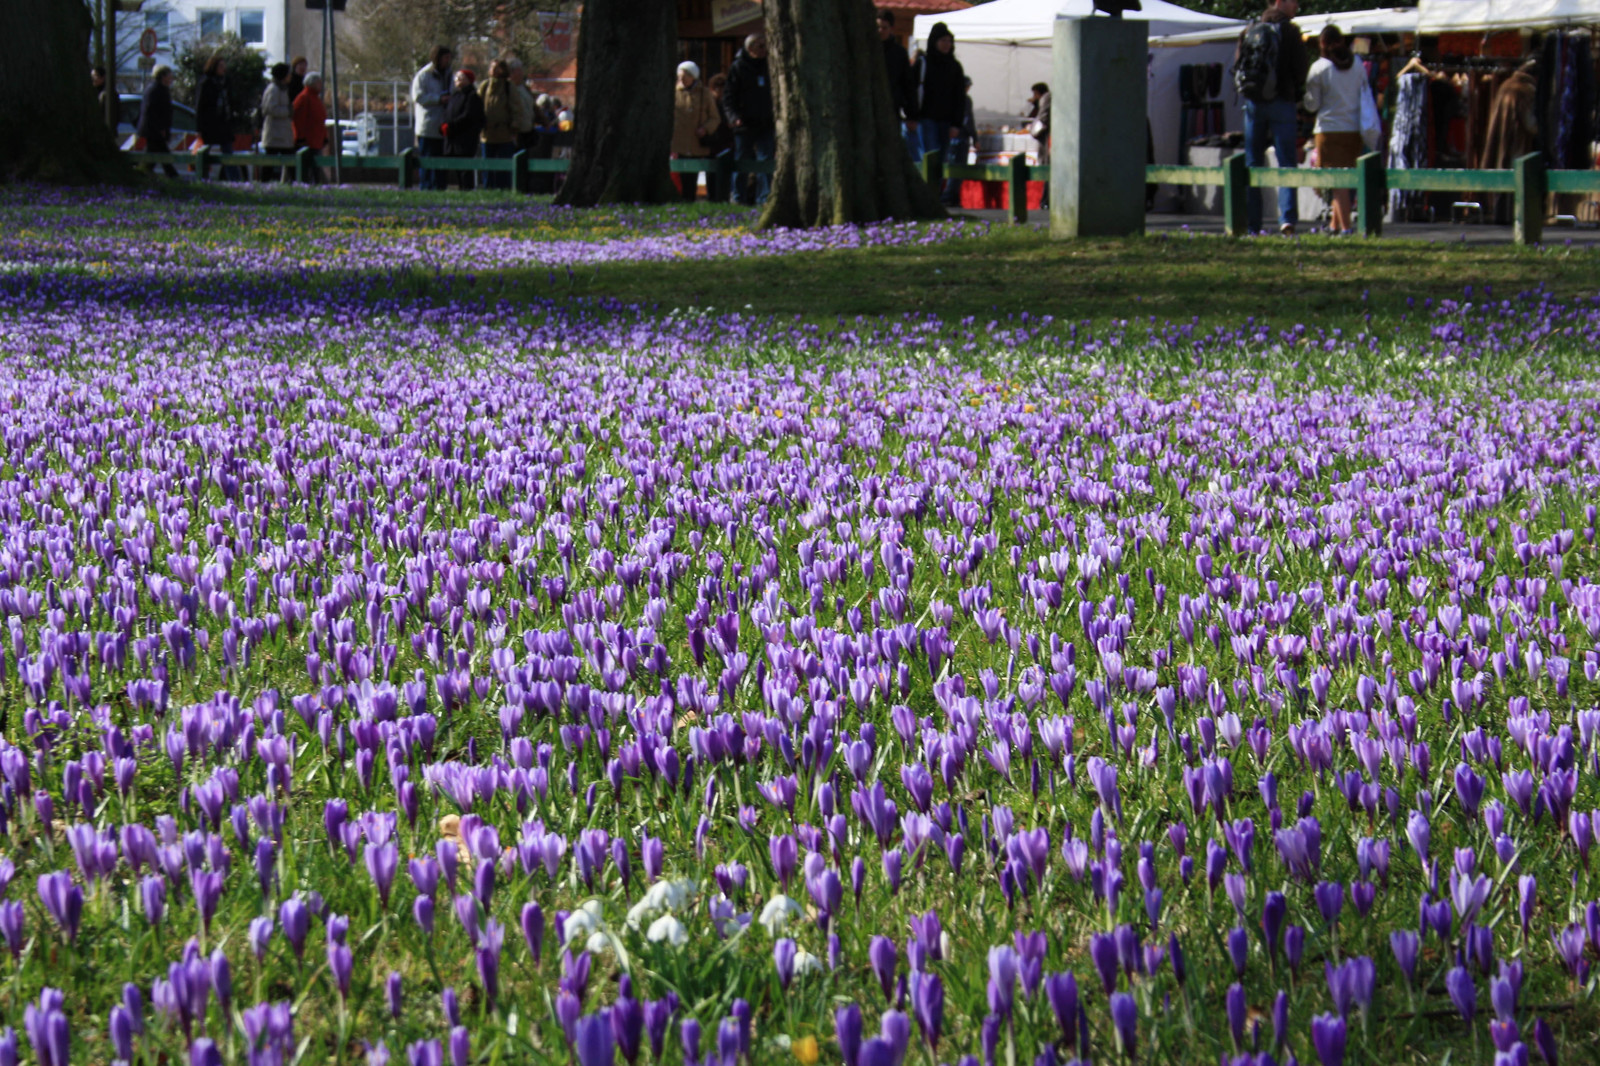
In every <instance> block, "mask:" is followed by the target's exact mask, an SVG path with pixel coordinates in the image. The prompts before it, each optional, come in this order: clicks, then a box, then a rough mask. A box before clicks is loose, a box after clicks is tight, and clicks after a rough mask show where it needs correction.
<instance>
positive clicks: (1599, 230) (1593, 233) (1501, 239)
mask: <svg viewBox="0 0 1600 1066" xmlns="http://www.w3.org/2000/svg"><path fill="white" fill-rule="evenodd" d="M957 214H959V215H961V216H963V217H967V218H982V219H987V220H988V221H991V222H995V223H1001V224H1003V223H1005V222H1007V221H1009V218H1010V216H1009V215H1008V214H1007V213H1006V212H1004V211H959V212H957ZM1045 220H1046V214H1045V212H1043V211H1030V212H1029V213H1028V221H1029V222H1030V223H1032V222H1041V223H1042V222H1044V221H1045ZM1144 227H1145V232H1146V233H1147V234H1155V233H1171V234H1176V233H1184V232H1189V233H1213V234H1220V233H1221V232H1222V216H1221V215H1175V214H1151V215H1146V216H1145V219H1144ZM1302 235H1303V236H1306V237H1308V238H1310V239H1313V240H1323V239H1325V238H1324V237H1322V235H1320V234H1310V233H1306V232H1305V231H1304V230H1302ZM1383 237H1384V239H1385V240H1388V239H1390V238H1399V239H1403V240H1412V241H1450V242H1454V243H1465V244H1510V243H1511V227H1510V226H1491V225H1483V224H1480V223H1467V224H1463V225H1457V224H1452V223H1449V222H1434V223H1408V222H1391V223H1386V224H1385V225H1384V227H1383ZM1544 243H1546V244H1574V245H1583V246H1586V247H1587V246H1596V247H1600V226H1595V225H1580V226H1570V225H1569V226H1551V225H1547V226H1545V228H1544Z"/></svg>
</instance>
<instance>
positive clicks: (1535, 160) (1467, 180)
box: [124, 148, 1600, 244]
mask: <svg viewBox="0 0 1600 1066" xmlns="http://www.w3.org/2000/svg"><path fill="white" fill-rule="evenodd" d="M124 154H125V155H126V156H127V157H128V159H129V160H131V161H132V162H134V163H135V164H144V165H160V164H169V165H173V166H185V167H187V166H194V167H195V168H196V170H197V172H198V174H199V176H200V179H201V180H202V181H204V180H207V179H208V178H209V177H210V173H211V168H212V167H213V166H216V165H218V164H221V165H224V166H254V167H290V168H293V170H294V172H295V177H296V179H297V180H301V181H304V180H305V179H306V177H307V176H309V174H310V172H311V170H312V168H314V167H331V166H333V165H334V157H333V156H326V155H314V154H312V152H311V150H310V149H309V148H302V149H301V150H300V151H298V152H295V153H293V154H257V153H249V154H246V153H237V154H231V155H230V154H224V153H219V152H212V151H210V149H207V148H202V149H200V150H199V151H198V152H193V153H172V152H126V153H124ZM571 163H572V161H571V160H570V159H536V158H534V157H533V156H530V155H529V154H528V153H527V152H517V153H516V154H515V155H512V156H510V157H507V158H502V159H477V158H463V157H459V156H421V155H418V154H417V152H416V150H415V149H413V148H407V149H406V150H405V151H403V152H400V153H399V154H398V155H346V156H340V157H339V165H340V168H341V169H344V170H376V171H394V172H395V174H396V182H397V184H398V185H399V186H400V188H402V189H409V188H411V187H412V186H414V185H415V184H416V181H417V176H418V175H419V174H420V173H421V172H422V171H423V170H436V171H444V172H449V171H472V172H475V173H476V172H484V173H509V174H510V175H511V188H512V189H513V190H515V191H517V192H528V191H529V190H530V188H531V182H530V181H529V178H530V176H531V175H534V174H563V173H566V171H567V170H568V169H569V167H570V166H571ZM670 166H671V170H672V172H673V173H676V174H717V175H732V174H771V173H772V172H773V170H774V163H773V160H771V159H762V160H740V161H737V162H735V161H733V160H730V159H726V158H718V159H674V160H672V161H671V164H670ZM922 175H923V177H924V178H926V179H927V180H928V181H929V182H930V183H932V182H937V181H941V180H943V179H945V178H949V179H952V180H956V181H1003V182H1005V183H1006V186H1007V189H1008V192H1009V196H1010V207H1009V211H1010V215H1011V221H1013V222H1017V223H1022V222H1026V221H1027V220H1028V195H1027V192H1028V182H1029V181H1044V182H1048V181H1049V180H1050V167H1049V166H1046V165H1041V166H1029V165H1028V162H1027V160H1026V159H1024V158H1023V157H1022V156H1020V155H1018V156H1014V157H1012V159H1011V162H1010V163H1006V164H1002V165H998V166H996V165H983V164H968V163H952V164H949V165H945V164H944V163H943V162H942V161H941V160H940V159H939V158H938V157H937V156H934V155H928V156H925V157H924V158H923V160H922ZM1145 180H1146V181H1147V182H1150V183H1154V184H1166V185H1220V186H1222V199H1223V218H1224V226H1225V228H1226V230H1227V232H1228V234H1229V235H1230V236H1235V237H1241V236H1245V235H1246V234H1247V232H1248V228H1247V226H1248V224H1247V222H1246V218H1247V208H1248V195H1249V190H1250V189H1252V188H1256V189H1261V188H1312V189H1354V190H1355V191H1356V210H1357V217H1358V218H1359V220H1360V223H1361V232H1362V234H1363V235H1365V236H1368V237H1378V236H1381V235H1382V233H1383V216H1384V212H1385V210H1386V208H1387V201H1388V198H1389V192H1390V190H1392V189H1405V190H1414V191H1420V192H1462V193H1473V192H1477V193H1491V194H1504V195H1509V196H1510V197H1512V205H1513V207H1512V234H1513V239H1514V240H1515V241H1516V242H1517V243H1518V244H1532V243H1535V242H1537V241H1538V240H1539V239H1540V237H1541V236H1543V230H1544V206H1545V203H1544V201H1545V195H1546V194H1547V193H1579V194H1584V193H1587V194H1592V195H1595V196H1600V170H1546V169H1545V165H1544V157H1543V156H1541V155H1540V154H1539V153H1537V152H1534V153H1532V154H1529V155H1525V156H1523V157H1521V158H1520V159H1518V160H1517V161H1516V163H1515V165H1514V166H1513V168H1512V169H1511V170H1393V169H1389V168H1387V167H1385V166H1384V165H1383V157H1382V156H1381V155H1380V154H1379V153H1377V152H1372V153H1369V154H1367V155H1364V156H1362V157H1361V158H1360V159H1358V160H1357V161H1356V165H1355V166H1354V167H1348V168H1340V169H1332V168H1330V169H1327V170H1316V169H1310V168H1304V167H1298V168H1296V167H1287V168H1285V167H1250V166H1247V165H1246V164H1245V161H1244V153H1242V152H1241V153H1239V154H1236V155H1233V156H1229V157H1228V158H1227V159H1226V160H1224V161H1223V164H1222V165H1221V166H1219V167H1194V166H1169V165H1164V164H1163V165H1156V166H1148V167H1146V168H1145Z"/></svg>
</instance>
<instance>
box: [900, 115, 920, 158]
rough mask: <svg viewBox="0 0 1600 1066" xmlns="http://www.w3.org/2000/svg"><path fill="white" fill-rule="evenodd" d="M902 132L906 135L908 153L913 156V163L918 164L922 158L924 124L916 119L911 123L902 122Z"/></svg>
mask: <svg viewBox="0 0 1600 1066" xmlns="http://www.w3.org/2000/svg"><path fill="white" fill-rule="evenodd" d="M900 132H901V134H902V135H903V136H904V137H905V141H906V154H908V155H909V156H911V165H912V166H916V165H917V164H918V163H919V162H921V160H922V124H921V123H920V122H917V121H916V120H915V119H913V120H912V121H911V122H910V124H909V125H908V124H907V123H904V122H902V123H900Z"/></svg>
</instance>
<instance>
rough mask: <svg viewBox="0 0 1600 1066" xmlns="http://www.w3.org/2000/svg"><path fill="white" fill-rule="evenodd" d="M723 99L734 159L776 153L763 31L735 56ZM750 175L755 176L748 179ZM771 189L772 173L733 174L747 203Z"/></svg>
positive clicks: (736, 193)
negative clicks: (731, 129)
mask: <svg viewBox="0 0 1600 1066" xmlns="http://www.w3.org/2000/svg"><path fill="white" fill-rule="evenodd" d="M723 102H724V104H725V106H726V108H727V112H728V117H729V118H730V119H731V120H732V123H733V157H734V159H736V160H739V161H741V162H742V161H744V160H746V159H755V160H766V159H771V158H772V157H773V156H775V155H777V153H778V136H777V123H776V121H775V118H774V112H773V110H772V78H771V77H770V75H769V74H768V72H767V38H766V37H765V36H764V35H763V34H759V33H752V34H751V35H750V36H748V37H746V38H745V39H744V47H743V48H742V49H740V50H739V54H738V55H736V56H734V57H733V62H732V63H731V64H730V65H729V67H728V89H727V94H726V95H725V96H724V98H723ZM747 177H750V178H754V180H753V181H748V180H745V179H746V178H747ZM771 191H772V175H771V174H754V175H748V176H747V175H742V174H741V175H736V176H735V178H734V198H735V199H736V200H737V201H738V202H739V203H741V204H744V205H745V206H747V207H748V206H751V205H753V204H764V203H766V202H767V194H768V193H769V192H771Z"/></svg>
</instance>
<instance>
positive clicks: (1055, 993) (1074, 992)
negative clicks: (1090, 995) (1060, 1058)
mask: <svg viewBox="0 0 1600 1066" xmlns="http://www.w3.org/2000/svg"><path fill="white" fill-rule="evenodd" d="M1044 996H1045V999H1046V1000H1047V1001H1048V1002H1049V1004H1050V1011H1051V1013H1053V1014H1054V1015H1055V1018H1056V1024H1057V1025H1058V1026H1060V1028H1061V1043H1062V1046H1064V1047H1068V1048H1070V1047H1072V1045H1073V1043H1074V1041H1075V1040H1076V1039H1077V1032H1078V1009H1079V1007H1078V979H1077V977H1076V976H1074V975H1073V974H1072V973H1071V972H1070V971H1068V972H1066V973H1053V974H1051V975H1049V976H1048V977H1046V978H1045V979H1044Z"/></svg>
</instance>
